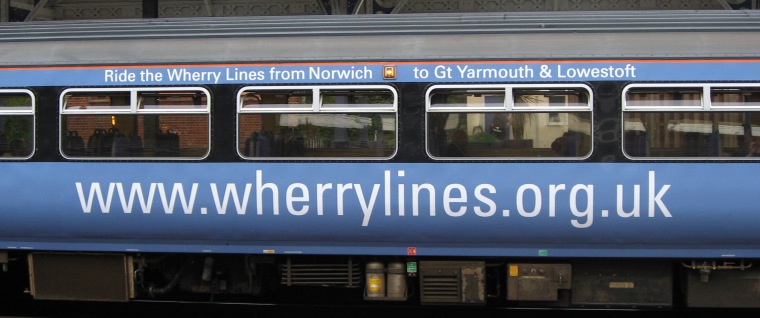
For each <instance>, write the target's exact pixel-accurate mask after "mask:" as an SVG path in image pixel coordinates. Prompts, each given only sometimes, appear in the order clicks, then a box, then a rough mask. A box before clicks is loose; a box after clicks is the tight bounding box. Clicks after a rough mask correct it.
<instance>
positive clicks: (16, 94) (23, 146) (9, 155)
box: [0, 89, 35, 160]
mask: <svg viewBox="0 0 760 318" xmlns="http://www.w3.org/2000/svg"><path fill="white" fill-rule="evenodd" d="M34 105H35V99H34V95H33V94H32V92H30V91H28V90H16V89H3V90H0V159H2V160H8V159H10V160H14V159H28V158H29V157H31V156H32V153H33V152H34V147H35V146H34Z"/></svg>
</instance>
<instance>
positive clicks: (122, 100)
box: [60, 87, 211, 160]
mask: <svg viewBox="0 0 760 318" xmlns="http://www.w3.org/2000/svg"><path fill="white" fill-rule="evenodd" d="M60 103H61V125H60V127H61V144H60V149H61V154H63V156H64V157H66V158H70V159H96V158H97V159H117V160H121V159H139V158H150V159H189V160H198V159H203V158H205V157H206V156H207V155H208V153H209V150H210V146H209V145H210V108H211V102H210V99H209V92H208V91H207V90H205V89H203V88H197V87H164V88H157V87H153V88H112V89H102V88H89V89H87V88H77V89H68V90H65V91H64V92H63V93H62V94H61V99H60Z"/></svg>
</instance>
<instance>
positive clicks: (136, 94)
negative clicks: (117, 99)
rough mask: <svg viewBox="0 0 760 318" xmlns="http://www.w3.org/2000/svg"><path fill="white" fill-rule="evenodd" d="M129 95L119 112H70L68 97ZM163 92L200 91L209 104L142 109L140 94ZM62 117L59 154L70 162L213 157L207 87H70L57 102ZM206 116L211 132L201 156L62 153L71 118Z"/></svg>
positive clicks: (60, 120)
mask: <svg viewBox="0 0 760 318" xmlns="http://www.w3.org/2000/svg"><path fill="white" fill-rule="evenodd" d="M98 92H102V93H120V92H127V93H129V96H130V98H129V100H130V103H129V105H124V106H125V107H124V108H118V109H105V108H102V109H101V108H96V109H67V107H66V102H67V101H66V100H65V97H66V96H67V95H68V94H70V93H98ZM161 92H167V93H171V92H201V93H203V94H204V95H205V96H206V102H205V105H203V107H188V108H184V109H183V108H179V107H178V108H168V109H151V108H141V107H140V105H141V102H140V101H141V99H140V97H141V93H161ZM58 107H59V110H60V112H59V115H58V127H59V129H58V132H59V134H61V135H60V137H59V138H58V152H59V153H60V154H61V156H63V157H64V158H66V159H68V160H109V161H134V160H140V161H146V160H147V161H153V160H158V161H167V160H171V161H178V160H179V161H200V160H204V159H206V158H208V156H209V155H210V154H211V148H212V147H211V131H212V129H211V92H210V91H209V90H208V89H206V88H205V87H200V86H160V87H77V88H68V89H65V90H63V91H62V92H61V93H60V95H59V101H58ZM162 114H163V115H204V114H205V115H206V120H207V122H208V127H209V128H208V131H207V134H206V144H207V145H208V147H207V149H206V152H205V153H204V154H203V155H201V156H198V157H104V156H96V157H89V156H69V155H67V154H64V152H63V146H64V145H63V138H62V134H63V133H64V132H63V131H61V127H63V118H64V116H68V115H110V116H119V115H162Z"/></svg>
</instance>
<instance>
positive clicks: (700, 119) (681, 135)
mask: <svg viewBox="0 0 760 318" xmlns="http://www.w3.org/2000/svg"><path fill="white" fill-rule="evenodd" d="M623 96H624V98H623V150H624V152H625V154H626V155H627V156H628V157H630V158H633V159H746V158H747V157H758V156H760V153H758V151H757V150H756V148H757V147H756V143H757V142H758V136H760V86H758V85H756V84H754V86H753V85H749V84H746V85H743V84H724V83H721V84H699V85H694V84H669V85H668V84H634V85H630V86H628V87H626V88H625V89H624V94H623Z"/></svg>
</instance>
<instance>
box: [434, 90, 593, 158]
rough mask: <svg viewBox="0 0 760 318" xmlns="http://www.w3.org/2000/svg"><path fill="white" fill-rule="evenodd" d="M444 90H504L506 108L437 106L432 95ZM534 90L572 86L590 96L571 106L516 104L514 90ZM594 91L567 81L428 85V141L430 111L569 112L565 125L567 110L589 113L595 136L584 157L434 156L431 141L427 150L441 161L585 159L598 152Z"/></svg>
mask: <svg viewBox="0 0 760 318" xmlns="http://www.w3.org/2000/svg"><path fill="white" fill-rule="evenodd" d="M440 89H461V90H479V89H483V90H488V91H498V90H503V91H504V105H503V106H502V107H494V106H482V107H435V106H433V104H432V98H431V94H432V93H433V91H435V90H440ZM530 89H546V90H560V89H572V90H576V91H579V90H583V91H585V92H586V94H587V95H588V96H587V97H588V99H587V101H586V104H585V105H583V106H579V105H569V106H563V107H561V108H560V107H556V106H520V105H515V101H514V95H515V94H514V93H515V91H520V90H530ZM593 106H594V91H593V89H591V87H590V86H589V85H586V84H582V83H563V84H556V83H543V84H439V85H431V86H430V87H428V88H427V90H426V91H425V127H424V129H425V140H426V141H429V140H430V136H429V132H430V129H429V127H430V126H429V125H430V122H429V121H430V116H428V114H429V113H504V112H509V113H560V114H565V115H566V116H564V117H565V124H567V113H573V112H575V113H578V112H588V113H589V114H590V117H589V118H590V121H589V125H590V126H589V128H590V131H589V136H590V138H591V141H590V146H589V151H588V153H587V154H585V155H584V156H575V157H552V158H548V157H443V156H434V155H433V154H431V153H430V145H429V144H428V142H426V145H425V152H426V153H427V155H428V157H430V158H431V159H433V160H440V161H452V160H456V161H461V160H479V161H494V160H499V161H502V160H503V161H546V160H565V161H568V160H584V159H587V158H589V157H591V155H592V154H593V152H594V143H593V132H594V127H593V126H594V121H593V118H594V107H593ZM556 125H557V124H553V125H552V126H556Z"/></svg>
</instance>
